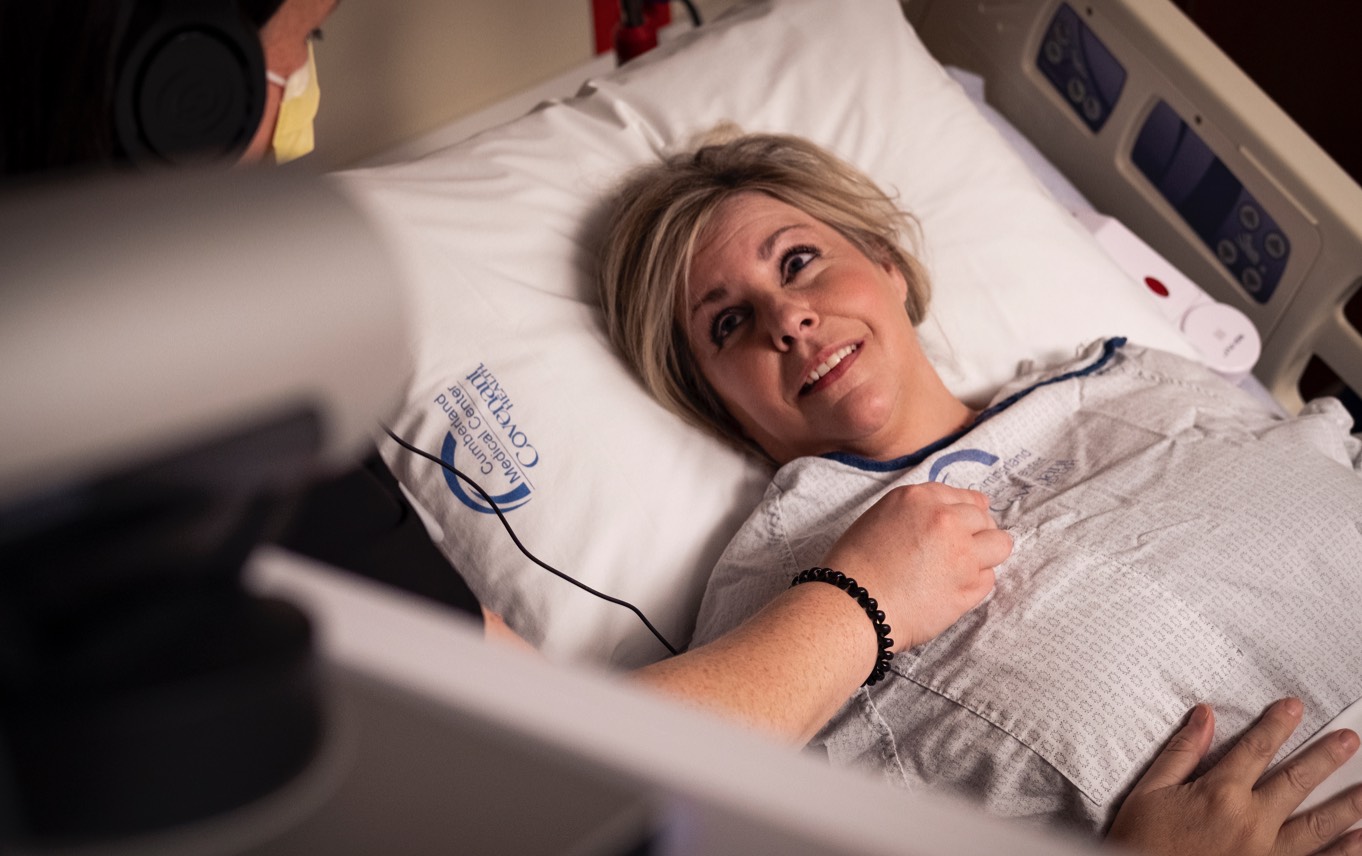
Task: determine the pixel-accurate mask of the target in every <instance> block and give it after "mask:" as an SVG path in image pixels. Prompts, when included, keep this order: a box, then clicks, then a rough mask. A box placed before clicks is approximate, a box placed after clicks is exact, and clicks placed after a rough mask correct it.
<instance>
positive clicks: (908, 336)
mask: <svg viewBox="0 0 1362 856" xmlns="http://www.w3.org/2000/svg"><path fill="white" fill-rule="evenodd" d="M906 296H907V283H906V282H905V281H904V278H903V275H902V273H901V272H900V271H899V269H898V268H897V267H896V266H894V264H893V263H892V262H890V261H888V260H885V261H883V262H880V261H875V260H872V259H870V258H867V257H866V256H865V254H863V253H862V252H861V251H860V250H858V249H857V248H856V247H855V246H854V245H853V244H852V243H851V242H850V241H848V240H847V239H846V238H845V237H843V236H842V235H841V233H840V232H838V231H836V230H835V229H833V228H832V227H830V226H827V225H826V224H824V223H822V222H821V221H819V220H816V219H814V218H813V217H811V216H809V215H808V214H805V213H804V212H803V211H801V210H799V209H797V208H795V207H793V206H790V205H787V204H785V203H784V202H780V201H778V200H776V199H773V198H772V197H769V196H766V195H765V194H760V193H755V192H749V193H743V194H740V195H738V196H735V197H733V198H732V199H730V200H728V201H727V202H725V203H724V204H723V205H722V206H721V207H720V208H719V210H718V211H717V212H716V216H715V218H714V220H713V221H711V223H710V225H709V226H708V228H707V229H706V232H705V233H704V235H702V236H701V241H700V243H699V245H698V247H697V250H696V253H695V257H694V259H693V262H692V264H691V270H690V285H689V290H688V293H687V295H686V300H685V302H684V304H683V305H682V306H681V307H680V308H679V310H678V311H679V312H680V314H681V316H682V317H681V319H680V320H681V323H682V325H683V327H684V329H685V331H686V338H687V342H688V343H689V346H690V349H691V352H692V354H693V355H694V357H695V360H696V363H697V364H698V366H699V368H700V371H701V372H702V373H703V374H704V376H705V378H706V380H708V381H709V383H710V385H711V386H713V387H714V389H715V391H716V392H717V393H718V395H719V398H720V399H721V400H722V401H723V402H724V404H725V405H726V406H727V407H728V409H729V411H730V412H731V413H732V414H733V416H734V417H735V418H736V419H737V420H738V422H739V423H740V424H741V425H742V427H743V429H744V430H745V431H746V432H747V434H748V436H749V437H751V438H752V439H753V440H755V441H756V442H757V444H758V445H760V446H761V447H762V449H764V450H765V451H766V453H767V454H768V455H770V456H771V457H773V458H774V459H775V460H776V461H777V462H780V463H784V462H786V461H789V460H791V459H793V458H796V457H800V456H802V455H816V454H822V453H825V452H832V451H843V452H853V453H857V454H862V455H865V456H867V457H871V458H885V457H893V456H895V455H897V454H903V453H904V452H903V451H900V449H901V448H902V447H903V444H904V443H905V442H913V441H914V438H913V432H914V426H915V423H916V421H917V420H916V418H915V413H914V411H915V407H914V404H915V401H914V399H915V397H916V390H917V389H918V388H919V387H920V386H921V385H922V384H923V383H924V382H925V381H926V376H925V375H924V374H923V372H924V371H925V372H928V373H930V374H931V377H932V378H933V379H934V378H935V373H934V371H933V370H932V369H931V366H930V364H928V363H927V361H926V359H925V358H924V357H923V355H922V352H921V348H920V347H919V346H918V340H917V335H916V332H915V331H914V330H913V325H912V323H911V321H910V320H909V318H908V313H907V312H906V311H905V309H904V306H903V302H904V299H905V298H906ZM905 432H907V433H906V434H905ZM935 436H936V435H934V436H931V437H928V438H926V440H925V441H923V442H930V441H931V440H932V439H935ZM912 448H916V446H913V447H912Z"/></svg>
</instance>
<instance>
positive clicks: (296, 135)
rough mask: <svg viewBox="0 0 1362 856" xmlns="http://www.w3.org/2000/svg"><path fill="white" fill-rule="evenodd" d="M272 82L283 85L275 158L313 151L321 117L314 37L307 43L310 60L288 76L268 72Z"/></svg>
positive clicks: (282, 159) (286, 158) (280, 159)
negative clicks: (315, 129) (316, 124)
mask: <svg viewBox="0 0 1362 856" xmlns="http://www.w3.org/2000/svg"><path fill="white" fill-rule="evenodd" d="M265 77H266V78H267V79H268V80H269V82H270V83H273V84H274V85H276V86H279V87H282V88H283V90H284V97H283V98H282V99H281V100H280V102H279V118H278V119H276V120H275V123H274V143H273V149H274V160H275V162H277V163H288V162H289V161H291V160H294V159H296V158H300V157H302V156H303V155H305V154H307V153H308V152H310V151H312V148H313V146H314V141H313V137H312V120H313V119H315V118H316V117H317V106H318V105H319V104H320V103H321V89H320V87H318V86H317V63H316V61H315V60H314V59H313V56H312V40H311V39H308V42H307V62H306V63H304V64H303V66H302V67H301V68H299V69H298V70H297V71H295V72H293V73H292V74H290V75H289V76H288V77H287V78H285V77H283V76H282V75H280V74H276V73H275V72H273V71H269V72H266V73H265Z"/></svg>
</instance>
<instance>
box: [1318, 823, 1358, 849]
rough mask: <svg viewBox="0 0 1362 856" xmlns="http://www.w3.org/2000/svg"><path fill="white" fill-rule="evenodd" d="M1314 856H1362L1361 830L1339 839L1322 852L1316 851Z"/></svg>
mask: <svg viewBox="0 0 1362 856" xmlns="http://www.w3.org/2000/svg"><path fill="white" fill-rule="evenodd" d="M1314 856H1362V829H1359V830H1354V831H1353V832H1350V833H1348V834H1347V835H1344V836H1342V837H1340V838H1339V839H1338V840H1337V841H1335V842H1333V843H1332V844H1330V845H1329V846H1328V847H1325V848H1324V849H1322V850H1316V851H1315V852H1314Z"/></svg>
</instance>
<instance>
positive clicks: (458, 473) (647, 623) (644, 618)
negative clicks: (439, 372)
mask: <svg viewBox="0 0 1362 856" xmlns="http://www.w3.org/2000/svg"><path fill="white" fill-rule="evenodd" d="M383 431H384V432H385V433H386V434H387V435H388V436H389V437H391V438H392V440H393V442H394V443H396V444H397V445H399V446H401V447H402V448H404V449H406V450H407V451H408V452H411V453H412V454H413V455H417V456H419V457H422V458H425V459H426V460H428V461H433V462H434V463H437V464H439V465H440V466H442V467H444V468H445V469H447V470H449V471H450V472H451V473H453V474H454V475H456V476H458V477H459V478H460V479H462V480H463V482H464V484H466V485H468V486H469V487H471V488H473V490H475V491H477V493H478V495H479V496H481V497H482V498H483V500H484V501H485V502H486V503H487V504H488V505H489V506H491V508H492V511H493V512H495V514H496V516H497V519H498V520H500V521H501V525H502V526H504V527H505V528H506V534H508V535H510V536H511V540H512V541H513V542H514V543H515V545H516V547H518V548H519V549H520V552H522V553H524V554H525V558H527V559H529V560H530V561H531V562H534V563H535V564H536V565H538V566H539V567H541V568H543V569H544V570H546V571H548V572H549V573H551V574H553V575H554V576H556V577H558V578H560V579H563V580H566V581H567V582H570V583H572V584H573V585H575V586H576V587H577V588H579V589H581V590H582V591H584V592H587V593H588V594H593V595H595V596H596V597H598V598H600V599H601V600H604V601H609V602H610V603H613V604H616V605H617V606H623V607H625V608H627V609H629V610H630V611H632V612H633V613H634V615H637V616H638V619H639V621H642V622H643V626H644V627H647V628H648V631H649V632H650V633H652V634H653V635H654V636H656V637H657V641H659V642H661V643H662V647H664V648H666V649H667V650H668V651H669V652H670V653H671V654H672V655H673V656H674V655H676V654H678V653H680V652H679V651H677V650H676V649H675V648H673V647H672V644H671V643H670V642H668V641H667V639H666V637H664V636H663V635H662V634H661V633H660V632H658V629H657V628H656V627H654V626H653V623H652V622H651V621H649V620H648V616H646V615H644V614H643V611H642V610H640V609H639V608H638V607H637V606H634V605H633V604H632V603H630V602H629V601H627V600H621V599H620V598H617V597H611V596H610V595H608V594H605V593H604V592H600V591H597V590H596V589H594V588H592V587H591V586H589V585H587V584H586V583H584V582H582V581H580V580H577V579H574V578H572V577H571V576H568V575H567V574H565V573H563V572H562V571H560V570H558V569H557V568H555V567H553V566H552V565H550V564H548V563H546V562H543V561H541V560H540V559H539V558H538V557H537V556H535V555H534V554H533V553H531V552H530V551H529V550H527V549H525V545H524V544H522V543H520V539H519V538H517V537H516V534H515V530H514V529H512V528H511V524H510V522H508V521H507V520H506V515H504V514H502V513H501V509H500V508H498V507H497V504H496V502H495V501H494V500H493V499H492V497H490V496H488V495H487V491H485V490H483V489H482V486H481V485H479V484H478V483H477V482H475V481H473V480H472V479H471V478H469V477H468V476H466V475H464V474H463V473H462V472H461V471H460V470H459V469H458V468H457V467H455V466H454V465H453V464H451V463H448V462H447V461H445V460H444V459H442V458H440V457H438V456H436V455H432V454H431V453H429V452H427V451H425V450H424V449H419V448H417V447H416V446H413V445H412V444H411V443H408V442H407V441H406V440H403V439H402V438H401V437H399V436H397V435H396V434H394V433H393V431H392V429H391V428H389V427H388V426H387V425H384V426H383Z"/></svg>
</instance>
